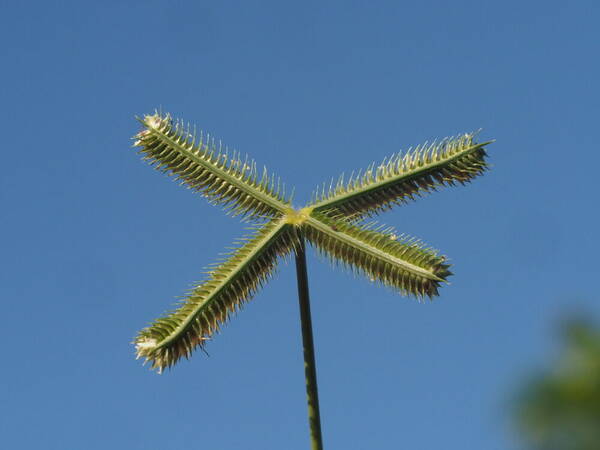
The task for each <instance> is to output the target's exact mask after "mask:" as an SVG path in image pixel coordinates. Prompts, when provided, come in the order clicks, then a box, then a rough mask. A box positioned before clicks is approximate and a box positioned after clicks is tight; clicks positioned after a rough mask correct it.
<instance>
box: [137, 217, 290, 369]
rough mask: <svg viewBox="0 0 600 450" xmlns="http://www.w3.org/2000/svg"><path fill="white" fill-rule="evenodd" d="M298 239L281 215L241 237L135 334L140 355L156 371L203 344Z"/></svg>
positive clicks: (254, 290) (267, 277)
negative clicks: (195, 283) (170, 308)
mask: <svg viewBox="0 0 600 450" xmlns="http://www.w3.org/2000/svg"><path fill="white" fill-rule="evenodd" d="M297 242H298V237H297V234H296V229H295V228H294V227H293V226H292V225H289V224H287V223H286V222H285V220H284V219H280V220H277V221H271V222H269V223H267V224H265V225H264V226H262V227H261V228H259V229H258V230H256V231H255V233H254V234H253V235H252V236H251V237H249V238H247V239H246V240H245V244H243V245H242V246H241V247H239V248H238V249H236V250H234V251H233V252H231V253H230V254H229V255H228V259H226V260H225V261H224V262H222V263H221V264H219V265H218V266H216V267H215V268H214V269H212V270H210V271H209V272H208V274H209V276H208V279H207V280H206V281H204V282H203V283H201V284H199V285H198V286H197V287H196V288H194V289H193V290H192V291H191V292H190V294H189V295H188V296H187V297H186V298H185V299H184V300H183V301H182V303H181V306H180V307H179V308H178V309H176V310H175V311H172V312H171V313H169V314H167V315H166V316H164V317H162V318H159V319H157V320H156V321H155V322H154V323H152V324H151V325H150V326H149V327H148V328H145V329H144V330H142V331H141V332H140V333H139V335H138V337H137V338H136V339H135V344H136V349H137V355H138V357H142V358H145V359H146V360H149V361H151V362H152V368H158V370H159V372H160V371H162V370H163V369H164V368H165V367H170V366H172V365H173V364H175V363H176V362H177V361H178V360H179V359H180V358H181V357H182V356H185V357H189V356H190V355H191V353H192V351H193V350H194V349H195V348H196V347H198V346H200V347H203V346H204V343H205V341H206V340H207V339H209V338H210V336H211V335H213V334H214V333H216V332H217V331H218V330H219V328H220V327H221V325H222V324H223V323H224V322H226V321H227V319H228V318H229V316H230V314H232V313H234V312H236V311H237V310H238V309H239V308H240V307H241V306H242V304H243V303H244V302H247V301H248V300H250V299H251V298H252V296H253V295H254V293H255V292H256V291H257V290H258V289H259V288H260V287H262V286H263V284H264V283H265V282H266V281H267V280H268V279H269V278H270V277H271V276H272V274H273V272H274V270H275V267H276V262H277V259H278V258H279V257H282V256H285V255H287V254H289V253H290V252H291V251H292V250H293V249H294V247H295V245H296V244H297Z"/></svg>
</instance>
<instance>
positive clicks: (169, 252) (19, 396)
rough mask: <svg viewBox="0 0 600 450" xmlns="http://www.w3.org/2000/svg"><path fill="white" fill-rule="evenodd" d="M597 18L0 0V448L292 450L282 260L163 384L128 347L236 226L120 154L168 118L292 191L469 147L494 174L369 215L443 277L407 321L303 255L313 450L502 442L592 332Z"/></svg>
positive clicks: (451, 5) (531, 8) (399, 5)
mask: <svg viewBox="0 0 600 450" xmlns="http://www.w3.org/2000/svg"><path fill="white" fill-rule="evenodd" d="M599 12H600V9H599V7H598V4H597V2H594V1H574V2H557V1H544V2H542V1H536V2H517V1H504V2H481V1H456V2H442V1H439V2H431V1H423V2H410V3H409V2H393V1H390V2H368V3H367V2H342V1H338V2H322V1H319V2H300V3H298V2H277V1H269V2H230V1H213V2H184V1H173V2H166V1H163V2H159V1H143V2H142V1H139V2H136V1H121V2H112V3H111V2H81V1H78V2H74V1H73V2H39V1H38V2H16V1H15V2H3V5H2V7H1V8H0V17H1V18H0V25H1V26H0V37H1V39H2V43H3V44H2V70H1V71H0V80H1V87H0V92H1V104H2V109H1V111H0V123H1V129H2V149H1V152H2V166H3V168H2V171H1V175H0V201H1V202H2V213H1V219H0V230H1V233H0V248H1V249H2V251H1V254H0V295H1V298H2V317H3V320H2V326H1V327H0V338H1V342H2V362H1V363H0V364H1V365H2V370H1V371H0V386H1V388H0V436H1V438H0V439H1V441H2V446H3V447H4V448H11V449H36V450H37V449H45V450H51V449H57V450H63V449H106V448H111V449H161V450H165V449H182V448H203V449H219V450H221V449H222V450H230V449H286V450H295V449H306V448H308V438H307V423H306V416H305V410H306V408H305V393H304V380H303V369H302V359H301V358H302V356H301V349H300V330H299V324H298V311H297V300H296V286H295V274H294V270H293V265H291V264H287V265H283V266H282V270H281V272H280V274H279V276H278V277H277V278H276V279H275V280H274V281H272V282H271V283H269V285H268V286H267V287H266V288H265V289H264V290H263V291H261V292H260V294H259V295H258V296H257V297H256V298H255V300H254V301H253V302H251V303H250V304H249V305H248V306H247V307H246V308H245V310H244V311H243V313H242V314H240V315H238V316H237V317H236V318H235V319H234V320H233V321H231V322H230V323H229V324H228V325H227V326H226V327H225V329H224V331H223V333H222V334H220V335H219V336H217V338H216V339H214V341H213V342H211V343H210V345H209V346H208V351H209V353H210V357H209V358H207V357H206V356H205V355H203V354H202V353H201V352H198V353H197V354H195V357H194V358H193V359H192V360H191V361H190V362H183V363H181V364H180V365H179V366H177V367H176V368H175V370H173V371H171V372H169V373H166V374H164V375H162V376H159V375H157V374H155V373H153V372H151V371H150V370H148V368H146V367H142V365H141V363H140V361H136V360H135V359H134V352H133V347H132V346H131V344H130V342H131V340H132V339H133V337H134V336H135V334H136V333H137V331H138V330H139V329H140V328H141V327H143V326H145V325H146V324H147V323H148V322H149V321H151V320H152V319H154V318H155V317H156V316H158V315H160V314H162V313H163V311H165V310H167V309H169V308H170V307H171V305H172V304H173V302H174V300H175V298H176V297H177V296H178V295H180V294H182V293H183V292H184V291H185V290H186V289H187V288H188V286H189V285H190V283H192V282H193V281H195V280H198V279H200V278H201V274H200V273H201V271H202V270H203V267H205V266H206V265H207V264H209V263H211V262H212V261H214V260H215V259H216V258H217V255H218V254H219V253H220V252H221V251H223V248H224V247H225V246H227V245H229V244H230V243H231V242H232V240H233V239H234V238H236V237H239V236H240V235H242V234H243V233H244V231H243V228H244V226H243V225H242V224H240V223H239V222H238V221H236V220H235V219H231V218H228V217H226V216H225V215H224V214H222V212H221V211H220V210H219V209H218V208H214V207H211V206H210V205H208V204H207V203H206V202H205V201H204V199H202V198H201V197H200V196H198V195H194V194H193V193H192V192H191V191H189V190H186V189H183V188H181V187H180V186H178V185H177V184H176V183H174V182H173V181H172V180H170V179H168V178H167V177H166V176H164V175H161V174H160V173H158V172H156V171H153V170H151V169H150V168H149V167H148V166H147V165H145V164H143V163H142V162H140V160H139V157H138V156H137V155H136V154H135V151H134V150H133V149H131V147H130V146H131V143H132V141H131V140H130V137H131V136H132V135H133V134H134V133H136V131H137V130H138V124H137V123H136V121H135V120H134V115H141V114H144V113H148V112H152V111H153V109H154V108H155V107H162V108H163V109H164V110H166V111H169V112H171V113H172V114H173V115H174V116H176V117H182V118H185V119H186V120H189V121H191V122H193V123H196V124H197V125H198V126H199V127H200V128H202V129H204V130H207V131H209V132H210V133H212V134H214V135H216V136H218V137H220V138H222V139H223V141H224V142H225V143H227V144H228V145H229V146H232V147H235V148H236V149H238V150H241V151H243V152H247V153H249V154H251V155H252V156H253V157H254V158H255V159H256V160H257V161H258V162H259V163H260V164H262V163H266V164H268V166H269V167H270V168H271V169H272V170H273V171H274V172H276V173H277V174H279V175H280V176H281V177H282V178H283V179H284V180H286V181H287V182H288V183H289V184H290V185H295V186H296V187H297V189H296V192H297V195H296V199H297V201H298V206H301V205H302V204H303V203H304V202H305V201H307V200H308V199H309V197H310V192H311V191H312V189H313V187H314V186H315V185H316V184H318V183H321V182H323V181H326V180H329V179H330V177H331V176H337V175H338V174H340V173H341V172H343V171H346V172H348V171H350V170H352V169H356V168H360V167H365V166H366V165H367V164H369V163H370V162H372V161H374V160H375V161H379V160H381V159H382V158H383V157H384V156H386V155H389V154H391V153H394V152H397V151H399V150H402V149H406V148H408V147H409V146H411V145H415V144H419V143H421V142H423V141H426V140H431V139H434V138H439V137H444V136H448V135H453V134H456V133H461V132H465V131H471V130H474V129H479V128H483V131H482V133H481V139H489V138H495V139H497V142H496V143H495V144H493V145H492V146H491V147H490V154H491V162H492V164H493V169H492V171H491V172H489V173H488V174H486V175H485V176H484V177H483V178H480V179H478V180H476V182H474V183H472V184H470V185H469V186H467V187H457V188H453V189H446V190H443V191H441V192H439V193H437V194H435V195H431V196H428V197H426V198H423V199H422V200H420V201H419V202H416V203H413V204H410V205H407V206H404V207H402V208H398V209H397V210H395V211H394V212H390V213H387V214H385V215H383V216H382V217H381V220H382V221H384V222H385V223H388V224H392V225H395V226H396V227H397V228H398V229H399V230H400V231H402V232H405V233H409V234H412V235H415V236H418V237H420V238H422V239H423V240H424V241H426V242H427V243H429V244H430V245H432V246H434V247H436V248H439V249H440V250H441V251H442V252H443V253H444V254H447V255H449V256H450V258H451V259H452V262H453V263H454V272H455V274H456V275H455V276H454V277H453V278H452V284H451V285H450V286H446V287H444V288H443V289H442V291H441V297H440V298H439V299H437V300H435V301H434V302H428V303H424V304H419V303H417V302H416V301H414V300H412V299H406V298H401V297H399V296H398V295H396V294H394V293H393V292H391V291H388V290H386V289H383V288H378V287H376V286H373V285H371V284H370V283H369V282H368V281H365V280H362V279H356V280H355V279H353V277H352V276H351V275H349V274H347V273H344V272H343V271H340V270H335V269H333V268H331V267H330V266H329V265H328V263H326V262H324V261H322V260H320V259H319V258H318V257H316V256H315V255H314V254H312V253H311V255H310V257H309V272H310V273H309V275H310V281H311V284H312V285H311V289H312V297H313V315H314V327H315V339H316V343H317V346H318V348H317V353H318V354H317V359H318V374H319V384H320V389H321V401H322V415H323V426H324V439H325V444H326V447H327V448H328V449H345V450H350V449H396V448H406V449H409V448H410V449H415V450H420V449H425V450H428V449H440V448H444V449H456V450H464V449H485V450H488V449H492V450H493V449H498V450H500V449H502V450H504V449H509V450H513V449H517V448H519V447H518V442H517V440H516V439H515V437H514V435H513V432H512V431H511V428H510V424H509V420H508V418H509V415H508V408H507V405H509V404H510V398H511V395H512V393H513V392H514V388H515V386H516V385H518V383H519V381H520V380H521V379H522V377H523V376H526V375H527V374H528V373H530V370H533V369H535V368H537V367H542V366H543V364H545V363H546V362H548V361H550V360H551V356H552V354H553V352H554V349H555V348H556V344H557V340H556V339H555V335H554V334H553V333H554V326H555V324H556V321H557V320H558V319H559V318H560V317H561V316H562V315H564V314H567V313H569V312H570V311H577V310H583V311H586V312H587V313H588V314H590V315H593V316H597V315H598V313H599V312H600V307H599V306H598V303H597V299H598V294H597V286H596V284H597V280H598V260H597V258H598V256H597V255H598V250H599V248H598V247H599V245H598V238H597V233H598V226H599V223H598V222H599V217H600V216H599V213H598V208H597V195H598V188H597V184H598V181H597V179H598V178H597V177H598V175H597V173H598V166H599V165H600V156H599V153H598V148H597V147H598V144H597V135H598V131H597V128H598V119H599V117H600V102H599V95H598V93H599V91H598V79H599V76H600V65H599V62H598V50H599V49H598V42H599V38H600V33H599V32H598V20H599V19H600V17H599V16H600V15H599V14H598V13H599Z"/></svg>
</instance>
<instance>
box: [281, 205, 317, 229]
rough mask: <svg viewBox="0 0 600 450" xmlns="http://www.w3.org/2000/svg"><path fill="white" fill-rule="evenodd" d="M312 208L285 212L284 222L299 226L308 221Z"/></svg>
mask: <svg viewBox="0 0 600 450" xmlns="http://www.w3.org/2000/svg"><path fill="white" fill-rule="evenodd" d="M312 210H313V208H312V207H306V208H302V209H293V208H290V209H288V210H287V211H286V212H285V221H286V223H289V224H290V225H295V226H300V225H302V224H303V223H304V222H306V221H307V220H308V218H309V217H310V213H311V212H312Z"/></svg>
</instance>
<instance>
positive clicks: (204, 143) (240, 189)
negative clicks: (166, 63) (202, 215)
mask: <svg viewBox="0 0 600 450" xmlns="http://www.w3.org/2000/svg"><path fill="white" fill-rule="evenodd" d="M140 122H141V123H142V125H143V126H144V128H145V129H144V130H143V131H141V132H140V133H138V134H137V135H136V136H134V139H135V143H134V146H136V147H140V153H142V154H143V155H144V159H146V160H148V161H150V163H151V164H153V165H154V166H155V167H156V168H157V169H158V170H161V171H163V172H166V173H168V174H170V175H173V176H175V177H176V179H178V180H180V181H182V182H183V183H185V184H186V185H187V186H189V187H190V188H191V189H193V190H196V191H198V192H200V193H202V194H203V195H204V196H205V197H207V198H208V199H209V200H210V201H211V202H212V203H213V204H217V205H223V206H225V207H226V209H228V210H229V212H230V213H231V214H232V215H234V216H235V215H241V216H242V217H243V218H247V219H258V220H260V219H265V218H273V217H278V216H281V215H282V214H283V213H284V212H285V210H286V209H289V205H290V200H289V199H286V197H285V188H284V187H283V186H282V184H281V182H280V181H279V179H276V178H275V177H273V176H271V175H269V174H268V172H267V170H266V169H264V170H263V172H262V174H261V175H260V176H259V174H258V170H257V168H256V163H255V162H254V161H252V160H248V158H246V159H241V158H240V156H239V154H237V153H235V152H233V153H232V154H229V151H228V150H227V149H226V148H223V147H222V146H221V144H220V143H219V144H218V145H216V144H215V141H214V139H211V138H208V137H203V136H200V138H199V139H198V142H197V137H196V135H195V133H190V130H189V126H188V127H184V125H183V123H182V122H177V123H176V124H175V125H173V122H172V120H171V117H170V116H169V115H165V116H161V115H159V114H158V113H156V114H154V115H151V116H145V117H144V118H143V119H142V120H140Z"/></svg>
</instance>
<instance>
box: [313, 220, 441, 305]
mask: <svg viewBox="0 0 600 450" xmlns="http://www.w3.org/2000/svg"><path fill="white" fill-rule="evenodd" d="M303 233H304V236H305V237H306V239H308V241H309V242H310V243H311V244H312V245H313V246H314V247H316V248H317V249H318V250H319V251H320V252H321V253H322V254H324V255H325V256H327V257H328V258H329V259H330V260H331V261H332V262H333V263H342V264H343V265H345V266H346V267H348V268H349V269H350V270H352V271H354V272H358V273H362V274H364V275H366V276H367V277H369V278H370V279H371V280H372V281H378V282H380V283H382V284H384V285H386V286H389V287H391V288H393V289H395V290H397V291H399V292H400V293H401V294H403V295H413V296H415V297H417V298H423V297H430V298H431V297H433V296H436V295H438V288H439V285H440V283H442V282H444V281H446V278H447V277H448V276H450V275H451V272H450V271H449V270H448V269H449V267H450V266H449V264H447V262H446V258H445V257H443V256H439V255H438V254H437V252H436V251H434V250H432V249H430V248H426V247H425V246H424V245H423V244H421V243H420V242H418V241H415V240H414V239H408V238H401V239H400V240H398V238H397V236H396V235H395V234H394V233H393V232H392V231H391V229H384V230H382V229H381V227H379V228H375V226H374V224H373V225H356V224H354V223H352V222H350V221H348V220H342V219H340V218H333V217H330V216H326V215H324V214H320V213H318V212H313V213H312V214H311V218H310V219H308V220H307V221H306V223H305V225H304V227H303Z"/></svg>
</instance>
